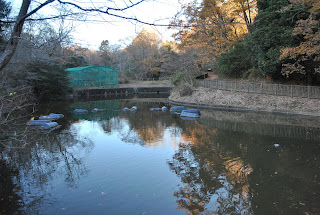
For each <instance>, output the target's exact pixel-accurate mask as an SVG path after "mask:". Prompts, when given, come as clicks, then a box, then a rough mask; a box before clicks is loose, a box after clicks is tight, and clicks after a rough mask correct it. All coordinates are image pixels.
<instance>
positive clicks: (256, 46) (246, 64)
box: [0, 0, 320, 113]
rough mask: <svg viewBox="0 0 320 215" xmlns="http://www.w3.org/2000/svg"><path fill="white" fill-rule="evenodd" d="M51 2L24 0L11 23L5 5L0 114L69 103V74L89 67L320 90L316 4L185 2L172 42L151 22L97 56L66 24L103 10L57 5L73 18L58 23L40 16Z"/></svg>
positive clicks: (0, 23)
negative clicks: (43, 102)
mask: <svg viewBox="0 0 320 215" xmlns="http://www.w3.org/2000/svg"><path fill="white" fill-rule="evenodd" d="M53 2H55V0H48V1H44V3H42V4H38V7H35V8H34V7H33V10H30V8H29V6H30V4H31V3H35V2H34V1H31V0H24V1H23V4H22V6H21V9H20V13H19V15H18V16H17V17H13V14H12V5H11V3H10V2H9V1H7V0H0V10H1V11H0V29H1V31H0V54H1V57H0V70H1V87H0V88H1V89H0V91H1V94H0V96H1V101H2V109H1V112H2V113H6V112H8V110H12V109H15V108H21V107H23V106H24V105H26V104H28V103H29V102H30V101H32V102H34V99H35V100H38V99H43V98H51V99H52V98H60V97H63V96H64V95H66V94H67V93H69V92H71V90H72V89H71V88H70V87H68V86H69V83H68V78H67V72H66V71H65V69H66V68H70V67H77V66H87V65H105V66H110V67H113V68H115V69H117V70H118V71H119V83H124V82H128V81H130V80H133V79H136V80H140V79H145V78H149V79H150V78H151V79H170V80H171V82H172V83H173V84H175V85H176V84H178V83H179V82H180V81H181V80H183V79H185V77H191V78H194V77H195V76H197V75H199V74H203V73H205V72H207V70H208V68H210V69H212V71H213V72H214V73H216V74H218V75H219V77H221V78H224V79H225V78H231V79H249V80H271V81H274V82H277V83H279V82H281V83H288V84H304V85H319V84H320V76H319V73H320V55H319V54H320V30H319V29H320V23H319V19H320V2H319V1H318V0H278V1H274V0H193V1H180V8H179V10H178V13H177V14H176V15H175V16H174V17H172V19H171V21H170V23H169V24H168V25H167V27H168V28H170V29H175V30H176V31H175V32H176V33H175V34H174V35H173V36H174V40H173V41H162V39H161V37H160V35H159V34H158V33H157V32H156V31H154V30H152V28H151V27H152V23H146V27H144V28H143V29H142V30H140V32H139V33H137V35H136V36H135V38H133V39H132V41H130V42H129V43H128V44H127V45H125V46H124V45H123V44H110V42H109V40H108V38H106V39H105V40H103V41H101V45H100V47H99V49H98V50H90V49H89V48H87V47H82V46H81V45H79V44H77V43H74V41H73V38H72V36H71V32H72V31H74V30H75V27H74V26H70V25H68V24H66V23H67V22H66V18H70V17H72V18H73V19H75V20H76V19H78V18H79V16H81V12H91V11H95V12H98V13H102V12H103V11H100V10H98V11H97V10H96V9H92V8H91V9H88V8H82V7H80V6H77V5H75V4H72V3H70V2H64V1H60V0H58V1H57V2H58V4H60V5H67V4H68V6H69V8H71V12H64V14H60V16H58V18H57V17H49V16H47V17H46V16H44V15H42V16H40V15H37V13H38V11H39V10H40V9H41V8H42V7H46V6H47V5H48V4H52V3H53ZM141 2H143V0H142V1H139V2H137V3H133V4H132V5H130V6H128V7H134V6H136V5H137V4H139V3H141ZM28 8H29V9H28ZM109 9H110V11H112V8H108V10H109ZM123 9H126V8H123ZM72 10H74V11H72ZM76 10H77V11H76ZM79 11H80V12H79ZM35 15H37V16H35ZM108 15H110V16H112V15H114V14H110V12H108ZM114 16H118V15H114ZM120 18H123V19H129V20H130V19H133V18H130V17H125V16H124V17H120ZM52 19H55V25H52V22H50V20H52ZM135 21H137V22H142V23H143V21H141V20H135ZM148 24H149V27H148ZM150 26H151V27H150ZM32 102H31V103H32ZM10 104H11V105H10ZM13 107H14V108H13Z"/></svg>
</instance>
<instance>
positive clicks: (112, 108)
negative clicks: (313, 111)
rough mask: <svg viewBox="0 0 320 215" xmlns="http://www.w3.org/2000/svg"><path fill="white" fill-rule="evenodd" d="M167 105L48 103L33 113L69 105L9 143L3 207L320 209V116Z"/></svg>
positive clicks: (3, 162) (0, 189)
mask: <svg viewBox="0 0 320 215" xmlns="http://www.w3.org/2000/svg"><path fill="white" fill-rule="evenodd" d="M134 105H135V106H137V107H138V110H137V111H136V112H130V111H129V112H124V111H122V110H123V108H124V107H129V108H130V107H132V106H134ZM162 106H167V107H170V105H169V104H168V102H167V99H161V98H157V99H151V98H142V99H138V98H134V99H114V100H98V101H76V102H72V103H68V102H63V103H56V104H44V105H43V106H42V107H41V108H40V110H41V111H40V112H39V113H36V114H35V116H36V115H37V116H38V115H40V114H47V113H51V112H56V113H63V114H64V115H65V117H64V118H62V119H59V120H58V121H57V122H58V123H59V124H60V125H61V127H60V128H59V129H57V130H54V131H52V132H50V133H42V132H40V131H39V130H37V129H31V128H30V127H26V126H25V125H24V124H21V125H17V127H16V129H21V130H24V131H25V136H24V138H25V139H24V140H26V141H24V142H23V144H24V145H21V144H22V142H21V141H18V140H17V141H14V140H12V141H10V143H8V145H10V146H11V147H9V148H6V149H2V152H1V155H0V156H1V157H0V174H1V175H0V179H1V180H0V214H319V213H320V205H319V202H320V180H319V175H320V121H319V119H318V118H310V117H297V116H284V115H267V114H254V113H238V112H226V111H225V112H224V111H214V110H201V113H202V115H201V117H200V118H199V119H196V120H184V119H181V118H180V116H179V115H172V114H170V112H162V111H151V110H150V108H154V107H162ZM76 108H81V109H87V110H92V109H93V108H99V109H102V110H101V111H99V112H94V113H93V112H89V113H88V114H74V113H73V112H72V110H74V109H76Z"/></svg>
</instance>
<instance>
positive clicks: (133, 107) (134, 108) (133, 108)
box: [130, 106, 138, 111]
mask: <svg viewBox="0 0 320 215" xmlns="http://www.w3.org/2000/svg"><path fill="white" fill-rule="evenodd" d="M130 110H131V111H136V110H138V108H137V107H136V106H132V108H131V109H130Z"/></svg>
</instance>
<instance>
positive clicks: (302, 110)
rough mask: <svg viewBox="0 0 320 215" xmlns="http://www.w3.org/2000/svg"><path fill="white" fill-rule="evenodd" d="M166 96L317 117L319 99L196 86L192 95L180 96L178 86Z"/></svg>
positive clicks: (203, 105) (185, 102) (224, 106)
mask: <svg viewBox="0 0 320 215" xmlns="http://www.w3.org/2000/svg"><path fill="white" fill-rule="evenodd" d="M168 100H169V103H170V104H173V105H185V106H189V107H198V108H205V109H213V110H220V111H233V112H247V113H250V112H251V113H254V112H255V113H269V114H279V115H303V116H316V117H320V100H318V99H307V98H297V97H294V98H292V97H286V96H272V95H259V94H252V93H236V92H229V91H221V90H212V89H208V88H203V87H199V88H196V89H194V90H193V93H192V95H190V96H183V97H181V96H180V94H179V92H178V89H173V90H172V92H171V95H170V96H169V98H168ZM288 107H290V108H288Z"/></svg>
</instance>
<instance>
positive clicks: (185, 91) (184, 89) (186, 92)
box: [178, 83, 193, 97]
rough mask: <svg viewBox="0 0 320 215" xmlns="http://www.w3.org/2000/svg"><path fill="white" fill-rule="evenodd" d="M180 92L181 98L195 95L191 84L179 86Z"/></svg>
mask: <svg viewBox="0 0 320 215" xmlns="http://www.w3.org/2000/svg"><path fill="white" fill-rule="evenodd" d="M178 92H179V95H180V96H181V97H184V96H191V95H192V93H193V87H192V86H191V85H190V84H187V83H183V84H181V85H179V87H178Z"/></svg>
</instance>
